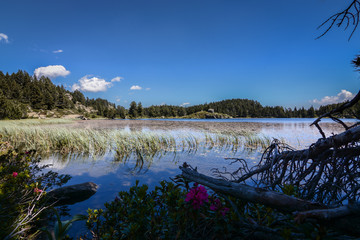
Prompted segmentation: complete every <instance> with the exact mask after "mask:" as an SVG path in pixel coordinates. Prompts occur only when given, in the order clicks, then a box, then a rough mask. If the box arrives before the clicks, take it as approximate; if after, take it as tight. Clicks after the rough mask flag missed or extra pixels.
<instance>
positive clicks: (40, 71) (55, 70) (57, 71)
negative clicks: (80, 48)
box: [34, 65, 70, 78]
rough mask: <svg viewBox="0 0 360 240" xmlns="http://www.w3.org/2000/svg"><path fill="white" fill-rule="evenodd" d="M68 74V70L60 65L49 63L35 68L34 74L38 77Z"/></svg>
mask: <svg viewBox="0 0 360 240" xmlns="http://www.w3.org/2000/svg"><path fill="white" fill-rule="evenodd" d="M69 74H70V71H68V70H66V68H65V67H64V66H62V65H49V66H47V67H39V68H37V69H35V71H34V75H35V76H36V77H37V78H39V77H41V76H45V77H48V78H57V77H66V76H67V75H69Z"/></svg>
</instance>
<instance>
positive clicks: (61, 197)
mask: <svg viewBox="0 0 360 240" xmlns="http://www.w3.org/2000/svg"><path fill="white" fill-rule="evenodd" d="M98 188H99V186H98V185H97V184H95V183H93V182H86V183H81V184H75V185H70V186H66V187H61V188H57V189H54V190H51V191H50V192H48V193H47V194H46V196H47V198H48V200H49V201H50V202H51V203H55V206H62V205H71V204H74V203H77V202H82V201H85V200H86V199H89V198H90V197H91V196H92V195H94V194H95V193H96V192H97V189H98Z"/></svg>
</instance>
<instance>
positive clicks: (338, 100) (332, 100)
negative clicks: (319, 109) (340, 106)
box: [311, 89, 354, 105]
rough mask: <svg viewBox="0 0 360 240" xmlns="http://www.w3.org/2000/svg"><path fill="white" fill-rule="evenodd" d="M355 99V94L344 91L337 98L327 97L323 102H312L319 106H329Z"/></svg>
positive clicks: (315, 100) (316, 100)
mask: <svg viewBox="0 0 360 240" xmlns="http://www.w3.org/2000/svg"><path fill="white" fill-rule="evenodd" d="M353 97H354V94H352V93H351V92H349V91H347V90H344V89H343V90H341V92H339V93H338V94H337V95H336V96H325V97H323V98H322V99H321V100H318V99H314V100H312V101H311V102H312V103H314V104H318V105H327V104H333V103H341V102H345V101H347V100H351V99H352V98H353Z"/></svg>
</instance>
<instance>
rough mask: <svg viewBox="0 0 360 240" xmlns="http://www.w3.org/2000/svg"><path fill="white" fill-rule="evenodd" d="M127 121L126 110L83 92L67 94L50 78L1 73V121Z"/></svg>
mask: <svg viewBox="0 0 360 240" xmlns="http://www.w3.org/2000/svg"><path fill="white" fill-rule="evenodd" d="M76 113H77V114H83V115H86V116H90V115H93V116H95V115H96V116H102V117H109V118H114V117H117V116H118V117H125V109H124V108H123V107H121V106H118V107H116V105H115V104H113V103H110V102H108V101H107V100H105V99H100V98H98V99H89V98H85V96H84V95H83V94H82V93H81V92H80V91H74V92H71V91H68V90H66V89H65V88H64V87H63V86H56V85H54V84H53V83H52V82H51V80H50V79H49V78H46V77H41V78H40V79H37V78H36V77H35V76H30V75H29V74H28V73H27V72H24V71H21V70H19V71H18V72H17V73H13V74H11V75H9V74H8V73H6V74H4V73H3V72H1V71H0V119H4V118H8V119H19V118H26V117H32V116H34V117H39V116H40V115H42V116H50V117H51V116H52V117H59V116H61V115H64V114H76Z"/></svg>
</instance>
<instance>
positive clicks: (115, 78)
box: [111, 77, 123, 82]
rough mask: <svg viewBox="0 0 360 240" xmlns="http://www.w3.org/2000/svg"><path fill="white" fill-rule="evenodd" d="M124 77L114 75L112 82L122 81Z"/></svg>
mask: <svg viewBox="0 0 360 240" xmlns="http://www.w3.org/2000/svg"><path fill="white" fill-rule="evenodd" d="M122 79H123V78H122V77H114V78H113V79H111V82H120V81H121V80H122Z"/></svg>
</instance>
